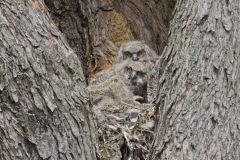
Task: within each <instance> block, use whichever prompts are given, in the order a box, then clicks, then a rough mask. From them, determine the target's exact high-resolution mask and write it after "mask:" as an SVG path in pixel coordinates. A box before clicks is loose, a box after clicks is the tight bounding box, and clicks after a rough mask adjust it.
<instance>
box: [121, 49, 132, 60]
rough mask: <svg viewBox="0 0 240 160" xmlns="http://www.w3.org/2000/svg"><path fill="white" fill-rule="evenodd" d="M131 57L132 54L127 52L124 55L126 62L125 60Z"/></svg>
mask: <svg viewBox="0 0 240 160" xmlns="http://www.w3.org/2000/svg"><path fill="white" fill-rule="evenodd" d="M131 56H132V54H131V53H130V52H129V51H125V52H124V54H123V59H124V60H125V59H127V58H129V57H131Z"/></svg>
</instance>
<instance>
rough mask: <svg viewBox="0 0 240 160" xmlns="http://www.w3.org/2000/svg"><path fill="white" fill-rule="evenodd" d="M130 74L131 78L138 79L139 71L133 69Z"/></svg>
mask: <svg viewBox="0 0 240 160" xmlns="http://www.w3.org/2000/svg"><path fill="white" fill-rule="evenodd" d="M130 76H131V79H136V78H137V72H136V71H132V73H131V75H130Z"/></svg>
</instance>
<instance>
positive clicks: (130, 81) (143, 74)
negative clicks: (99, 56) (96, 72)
mask: <svg viewBox="0 0 240 160" xmlns="http://www.w3.org/2000/svg"><path fill="white" fill-rule="evenodd" d="M125 62H127V63H126V65H125V67H124V70H123V73H122V76H121V79H122V80H123V82H124V84H125V85H126V86H127V87H128V88H129V90H130V91H131V92H132V93H133V94H134V95H137V96H140V97H142V99H141V100H140V99H139V100H140V101H141V102H147V82H148V74H147V71H148V70H147V68H146V67H145V66H144V65H143V64H142V63H141V62H139V61H131V60H127V61H125Z"/></svg>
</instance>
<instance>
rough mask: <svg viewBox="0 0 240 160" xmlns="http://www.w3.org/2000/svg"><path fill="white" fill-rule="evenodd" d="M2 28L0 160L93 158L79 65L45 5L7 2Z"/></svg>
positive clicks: (3, 5) (3, 6)
mask: <svg viewBox="0 0 240 160" xmlns="http://www.w3.org/2000/svg"><path fill="white" fill-rule="evenodd" d="M22 15H24V16H22ZM0 23H1V24H0V30H1V33H0V45H1V46H0V48H1V53H0V59H1V64H0V66H1V67H0V79H1V81H0V86H1V87H0V130H1V132H0V137H1V138H0V141H1V142H3V143H0V149H1V153H0V157H1V159H3V160H5V159H6V160H7V159H9V160H10V159H16V160H17V159H31V160H32V159H56V160H57V159H66V160H70V159H96V150H95V148H96V145H95V143H96V140H95V137H94V136H93V134H90V132H94V123H92V122H91V121H93V118H92V114H91V111H90V108H89V103H88V102H89V98H88V97H89V94H88V92H87V91H86V83H85V78H84V75H83V71H82V68H81V62H80V61H79V59H78V58H77V55H76V54H75V52H74V51H73V50H72V49H71V48H70V47H69V45H68V43H67V42H66V40H65V39H64V37H63V35H62V34H61V33H60V32H59V31H58V29H57V28H56V26H55V25H54V23H53V21H52V20H51V18H50V15H49V13H48V12H47V9H46V6H45V4H44V3H43V2H42V1H24V2H23V1H8V0H5V1H3V2H2V3H1V4H0ZM2 62H3V63H2ZM83 108H84V109H83ZM83 111H84V112H83ZM70 130H71V131H72V132H69V131H70Z"/></svg>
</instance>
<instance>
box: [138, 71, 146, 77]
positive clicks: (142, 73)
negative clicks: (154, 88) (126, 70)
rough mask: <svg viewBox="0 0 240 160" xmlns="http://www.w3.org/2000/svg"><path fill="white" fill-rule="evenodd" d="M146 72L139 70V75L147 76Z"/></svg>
mask: <svg viewBox="0 0 240 160" xmlns="http://www.w3.org/2000/svg"><path fill="white" fill-rule="evenodd" d="M145 74H146V73H145V72H143V71H137V75H139V76H142V77H143V76H145Z"/></svg>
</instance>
